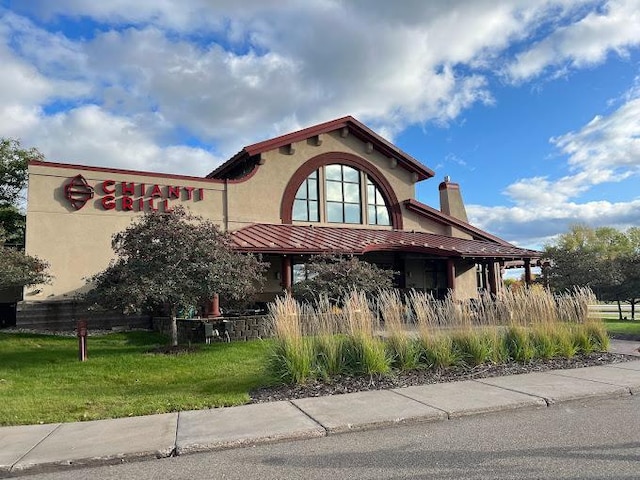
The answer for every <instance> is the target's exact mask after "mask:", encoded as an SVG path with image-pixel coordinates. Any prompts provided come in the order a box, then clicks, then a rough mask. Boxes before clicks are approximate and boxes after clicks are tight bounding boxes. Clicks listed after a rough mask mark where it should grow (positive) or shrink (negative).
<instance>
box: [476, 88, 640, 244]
mask: <svg viewBox="0 0 640 480" xmlns="http://www.w3.org/2000/svg"><path fill="white" fill-rule="evenodd" d="M630 92H631V93H633V94H636V93H638V92H637V89H636V88H635V87H633V88H632V89H631V90H630ZM624 98H625V99H626V102H625V103H623V104H622V105H621V106H620V107H619V108H618V109H617V110H615V111H614V112H612V113H611V114H610V115H606V116H601V115H599V116H596V117H595V118H594V119H593V120H591V121H590V122H589V123H587V124H586V125H585V126H584V127H582V128H581V129H579V130H577V131H575V132H569V133H566V134H564V135H561V136H558V137H554V138H552V139H551V142H552V143H553V144H554V145H555V146H556V147H557V148H558V150H559V152H560V153H561V154H563V156H564V158H566V159H567V164H568V165H569V168H570V170H571V171H572V174H571V175H567V176H564V177H561V178H558V179H550V178H549V177H531V178H524V179H520V180H518V181H516V182H514V183H512V184H511V185H509V186H508V187H507V188H506V189H505V191H504V194H506V195H507V196H508V197H509V198H510V199H511V200H512V201H513V202H514V203H515V206H512V207H507V206H503V207H485V206H480V205H470V206H469V207H468V211H469V216H470V218H471V219H472V223H474V224H476V225H478V226H480V227H483V228H486V229H488V230H489V231H491V232H495V233H496V234H498V235H502V236H504V238H506V239H510V240H514V241H525V240H526V241H528V242H533V244H531V243H530V245H529V246H534V247H540V246H541V245H542V244H543V243H544V241H545V240H548V239H549V238H551V237H553V236H554V235H557V234H558V233H561V232H563V231H566V230H567V228H568V226H569V225H571V224H573V223H586V224H589V225H594V226H604V225H610V226H616V227H619V228H627V227H630V226H637V225H640V198H636V199H632V200H630V201H626V202H608V201H590V202H584V203H579V199H580V197H581V195H583V194H585V193H586V192H588V191H589V190H590V189H591V188H592V187H593V186H595V185H599V184H604V183H619V182H622V181H624V180H626V179H629V178H632V177H636V176H638V174H640V97H638V98H633V97H632V96H629V95H625V96H624Z"/></svg>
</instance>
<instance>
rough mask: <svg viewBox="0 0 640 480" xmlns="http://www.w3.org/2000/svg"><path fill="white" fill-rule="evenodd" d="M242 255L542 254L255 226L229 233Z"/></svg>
mask: <svg viewBox="0 0 640 480" xmlns="http://www.w3.org/2000/svg"><path fill="white" fill-rule="evenodd" d="M232 238H233V242H234V245H235V249H236V250H238V251H242V252H253V253H263V254H266V253H275V254H299V255H317V254H323V253H335V254H354V255H363V254H365V253H369V252H388V251H392V252H415V253H424V254H429V255H435V256H441V257H465V258H495V259H524V258H540V256H541V255H542V253H541V252H538V251H536V250H528V249H524V248H518V247H516V246H514V245H511V244H507V245H504V244H499V243H496V242H490V241H484V240H466V239H462V238H455V237H447V236H445V235H436V234H432V233H424V232H416V231H406V230H374V229H365V228H342V227H316V226H311V225H280V224H277V225H275V224H254V225H250V226H248V227H244V228H241V229H240V230H236V231H234V232H232Z"/></svg>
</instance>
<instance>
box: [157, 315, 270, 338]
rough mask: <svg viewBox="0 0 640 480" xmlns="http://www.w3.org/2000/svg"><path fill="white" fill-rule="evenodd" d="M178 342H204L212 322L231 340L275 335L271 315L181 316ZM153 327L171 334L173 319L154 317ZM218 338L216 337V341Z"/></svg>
mask: <svg viewBox="0 0 640 480" xmlns="http://www.w3.org/2000/svg"><path fill="white" fill-rule="evenodd" d="M177 323H178V343H181V344H186V343H204V342H205V341H206V338H205V327H204V325H205V323H210V324H212V325H213V328H214V329H216V330H218V332H220V333H221V339H222V340H224V339H225V338H226V337H225V336H224V334H223V332H224V331H226V332H227V333H228V334H229V340H231V341H246V340H252V339H254V338H268V337H271V336H273V334H272V333H271V329H270V327H269V317H268V316H267V315H252V316H247V317H229V318H212V319H206V318H179V319H178V321H177ZM152 326H153V329H154V330H155V331H157V332H160V333H163V334H165V335H170V334H171V319H170V318H169V317H154V318H153V320H152ZM215 340H216V339H214V341H215Z"/></svg>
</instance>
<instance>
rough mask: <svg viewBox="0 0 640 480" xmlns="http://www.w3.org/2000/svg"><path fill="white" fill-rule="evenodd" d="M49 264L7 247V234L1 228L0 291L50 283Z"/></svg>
mask: <svg viewBox="0 0 640 480" xmlns="http://www.w3.org/2000/svg"><path fill="white" fill-rule="evenodd" d="M47 267H48V265H47V263H46V262H43V261H42V260H40V259H39V258H36V257H32V256H29V255H25V254H24V253H23V252H20V251H18V250H16V249H15V248H10V247H7V246H5V234H4V230H3V229H2V227H0V289H5V288H11V287H24V286H31V285H39V284H42V283H48V282H49V280H50V279H51V276H50V275H49V274H48V273H47Z"/></svg>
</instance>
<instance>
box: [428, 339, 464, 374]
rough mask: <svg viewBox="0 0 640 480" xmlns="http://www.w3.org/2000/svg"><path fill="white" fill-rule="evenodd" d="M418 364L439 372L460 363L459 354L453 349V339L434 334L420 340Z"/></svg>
mask: <svg viewBox="0 0 640 480" xmlns="http://www.w3.org/2000/svg"><path fill="white" fill-rule="evenodd" d="M421 346H422V352H421V357H420V362H421V363H423V364H425V365H427V366H428V367H430V368H434V369H436V370H441V369H444V368H448V367H451V366H454V365H459V364H460V363H461V361H462V359H461V358H460V353H459V352H458V351H456V349H455V348H454V347H453V339H452V338H451V336H450V335H447V334H436V335H433V336H431V337H428V338H422V339H421Z"/></svg>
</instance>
